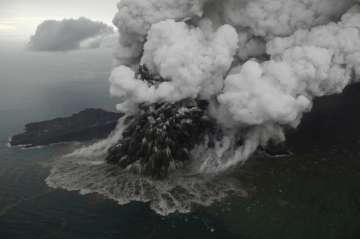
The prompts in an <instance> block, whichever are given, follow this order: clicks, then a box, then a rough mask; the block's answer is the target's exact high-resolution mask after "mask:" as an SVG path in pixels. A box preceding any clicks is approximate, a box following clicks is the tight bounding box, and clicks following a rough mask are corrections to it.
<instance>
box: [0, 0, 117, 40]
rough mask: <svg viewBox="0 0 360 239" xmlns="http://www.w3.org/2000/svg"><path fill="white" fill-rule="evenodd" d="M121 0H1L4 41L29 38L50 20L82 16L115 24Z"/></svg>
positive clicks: (0, 24)
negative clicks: (38, 27)
mask: <svg viewBox="0 0 360 239" xmlns="http://www.w3.org/2000/svg"><path fill="white" fill-rule="evenodd" d="M117 2H119V0H0V40H4V39H5V40H14V39H20V40H26V39H28V37H29V36H30V35H32V34H33V33H34V32H35V29H36V27H37V25H38V24H39V23H41V22H42V21H44V20H46V19H57V20H59V19H63V18H78V17H81V16H84V17H87V18H90V19H92V20H97V21H103V22H105V23H108V24H111V21H112V18H113V16H114V14H115V12H116V4H117Z"/></svg>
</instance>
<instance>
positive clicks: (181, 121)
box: [106, 99, 212, 179]
mask: <svg viewBox="0 0 360 239" xmlns="http://www.w3.org/2000/svg"><path fill="white" fill-rule="evenodd" d="M139 108H140V112H139V113H137V114H136V115H135V116H133V117H132V118H129V119H128V124H127V126H126V129H125V131H124V133H123V138H122V139H121V140H120V141H119V142H118V143H117V144H116V145H114V146H113V147H112V148H110V150H109V153H108V156H107V158H106V161H107V162H109V163H112V164H116V165H119V166H120V167H122V168H126V167H128V166H129V165H132V164H134V163H137V162H138V163H139V165H140V171H141V173H143V174H144V175H147V176H151V177H153V178H156V179H162V178H164V177H166V176H167V173H168V170H169V167H170V166H171V164H172V165H173V166H175V167H177V165H178V164H181V163H183V162H185V161H187V160H189V158H190V155H189V152H190V151H191V150H192V149H193V148H194V147H195V146H196V145H197V144H199V143H200V142H201V141H202V140H203V139H204V135H205V133H207V132H208V131H209V129H210V128H211V127H212V122H211V120H210V119H209V118H208V117H207V115H206V108H207V102H205V101H200V100H193V99H185V100H182V101H179V102H176V103H155V104H151V105H140V107H139Z"/></svg>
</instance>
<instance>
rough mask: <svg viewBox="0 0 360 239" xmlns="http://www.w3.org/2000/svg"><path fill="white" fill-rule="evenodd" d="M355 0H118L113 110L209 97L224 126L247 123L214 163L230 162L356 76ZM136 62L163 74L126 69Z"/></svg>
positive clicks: (358, 21) (358, 33)
mask: <svg viewBox="0 0 360 239" xmlns="http://www.w3.org/2000/svg"><path fill="white" fill-rule="evenodd" d="M356 2H358V1H355V0H344V1H338V0H300V1H299V0H252V1H250V0H222V1H215V0H207V1H206V0H182V1H175V0H171V1H165V0H161V1H159V0H156V1H155V0H150V1H146V0H131V1H130V0H123V1H121V2H120V3H119V4H118V9H119V12H118V13H117V15H116V17H115V19H114V23H115V25H116V26H117V27H118V29H119V33H120V35H121V37H120V42H119V45H118V50H117V52H116V54H115V55H116V59H117V65H118V66H117V67H116V68H115V69H114V71H113V73H112V76H111V83H112V86H111V93H112V94H113V95H115V96H119V97H121V99H122V100H121V104H120V105H119V107H118V108H119V109H120V110H123V111H126V110H131V109H133V107H134V106H136V105H137V104H138V103H142V102H148V103H153V102H156V101H169V102H174V101H177V100H180V99H184V98H188V97H192V98H205V99H216V100H211V102H212V105H211V112H212V115H213V116H215V118H217V120H218V121H219V122H220V123H221V124H222V125H223V126H224V127H225V128H231V129H232V131H237V130H239V129H241V130H243V129H246V130H247V133H244V135H245V140H244V141H245V144H244V145H243V146H242V147H240V148H239V149H237V150H235V151H234V152H237V153H236V154H235V156H234V157H231V162H227V163H224V165H233V163H234V162H238V161H240V160H243V159H246V158H247V157H248V156H249V155H250V154H251V152H252V151H253V150H255V149H256V148H257V146H259V145H264V144H266V143H267V142H268V141H269V140H271V139H276V140H283V139H284V137H283V135H284V134H283V132H282V129H283V127H297V126H298V125H299V123H300V122H301V118H302V116H303V114H304V113H305V112H308V111H310V110H311V107H312V101H313V99H314V98H315V97H320V96H324V95H329V94H336V93H341V92H342V90H343V89H344V88H345V87H346V86H347V85H348V84H350V83H352V82H353V81H355V79H356V78H359V76H360V9H359V7H357V6H356ZM352 6H354V7H352ZM351 7H352V8H351ZM350 8H351V9H350ZM349 9H350V10H349ZM139 64H145V65H146V66H147V67H148V68H149V69H150V71H151V72H152V73H154V74H158V75H159V76H161V77H163V78H166V79H168V80H169V81H168V82H163V83H160V84H159V85H158V86H156V87H155V86H149V85H147V84H146V83H145V82H143V81H141V80H140V79H137V77H136V74H135V71H136V70H135V69H136V67H137V66H138V65H139ZM354 76H355V77H354ZM354 78H355V79H354ZM269 129H271V130H269Z"/></svg>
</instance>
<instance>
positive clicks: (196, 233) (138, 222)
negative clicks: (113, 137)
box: [0, 42, 360, 239]
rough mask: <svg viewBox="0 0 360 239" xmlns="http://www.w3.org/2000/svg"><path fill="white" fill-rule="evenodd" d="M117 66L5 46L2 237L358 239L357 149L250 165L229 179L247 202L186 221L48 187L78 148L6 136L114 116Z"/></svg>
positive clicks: (102, 56)
mask: <svg viewBox="0 0 360 239" xmlns="http://www.w3.org/2000/svg"><path fill="white" fill-rule="evenodd" d="M111 64H112V61H111V50H104V49H102V50H87V51H78V52H73V53H31V52H27V51H26V50H25V49H24V47H23V46H22V45H19V44H15V43H4V42H0V239H33V238H34V239H45V238H48V239H58V238H59V239H107V238H109V239H110V238H111V239H115V238H116V239H118V238H121V239H131V238H144V239H145V238H146V239H151V238H154V239H169V238H189V239H191V238H194V239H195V238H196V239H199V238H208V239H211V238H219V239H220V238H221V239H227V238H239V239H241V238H249V239H250V238H251V239H257V238H264V239H265V238H266V239H270V238H276V239H281V238H288V239H297V238H299V239H304V238H307V239H310V238H316V239H319V238H327V239H330V238H334V239H345V238H353V239H356V238H360V159H359V157H360V145H359V142H360V141H359V142H354V144H351V147H350V146H349V147H344V146H336V145H334V147H333V148H332V150H331V151H327V152H321V151H316V150H313V151H311V152H309V153H302V154H301V155H297V156H291V157H287V158H274V159H253V160H250V161H249V162H248V163H246V164H245V165H244V166H243V167H240V168H238V169H236V170H235V171H234V172H232V174H233V175H235V177H236V178H237V179H238V180H239V182H241V183H242V184H243V190H244V192H246V193H245V194H243V195H242V196H236V195H234V196H232V197H228V198H226V199H223V200H221V201H220V202H216V203H214V204H212V205H211V206H208V207H205V206H200V205H198V206H197V205H194V207H193V208H192V211H191V213H187V214H181V213H173V214H170V215H168V216H161V215H159V214H158V213H156V212H155V211H154V210H151V208H150V206H149V205H148V204H147V203H139V202H133V203H129V204H126V205H122V206H120V205H118V204H117V203H116V202H115V201H113V200H110V199H107V198H105V197H103V196H101V195H98V194H94V193H93V194H87V195H81V194H79V193H78V192H76V191H73V192H69V191H66V190H62V189H53V188H50V187H48V186H47V184H46V182H45V179H46V178H47V177H48V176H49V174H50V170H51V169H52V167H53V165H54V162H55V161H56V160H59V158H61V156H62V155H64V154H67V153H70V152H72V151H73V150H74V149H76V148H79V147H81V145H79V144H67V145H53V146H50V147H45V148H36V149H28V150H22V149H20V148H9V147H7V142H8V139H9V137H10V136H12V135H14V134H16V133H19V132H21V131H22V130H23V127H24V124H26V123H29V122H34V121H40V120H46V119H50V118H54V117H61V116H67V115H71V114H72V113H76V112H78V111H80V110H83V109H84V108H88V107H92V108H105V109H108V110H113V109H114V106H115V103H116V100H115V99H111V97H110V96H109V93H108V88H109V84H108V77H109V72H110V69H111ZM354 110H358V108H354ZM359 135H360V132H359ZM359 139H360V137H359ZM315 148H316V147H315ZM214 190H216V188H214ZM244 195H246V196H244Z"/></svg>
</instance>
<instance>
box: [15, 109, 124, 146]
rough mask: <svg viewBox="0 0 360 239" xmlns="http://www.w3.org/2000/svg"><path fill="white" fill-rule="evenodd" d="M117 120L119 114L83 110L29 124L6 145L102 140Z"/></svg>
mask: <svg viewBox="0 0 360 239" xmlns="http://www.w3.org/2000/svg"><path fill="white" fill-rule="evenodd" d="M120 117H122V114H120V113H113V112H107V111H104V110H102V109H86V110H83V111H81V112H79V113H77V114H74V115H72V116H70V117H65V118H56V119H53V120H47V121H42V122H37V123H30V124H27V125H26V126H25V132H24V133H22V134H19V135H15V136H14V137H12V138H11V140H10V145H11V146H25V147H35V146H45V145H50V144H54V143H63V142H72V141H78V142H82V141H88V140H93V139H102V138H106V137H107V136H108V135H109V133H110V132H111V131H113V130H114V129H115V127H116V124H117V122H118V120H119V118H120Z"/></svg>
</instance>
